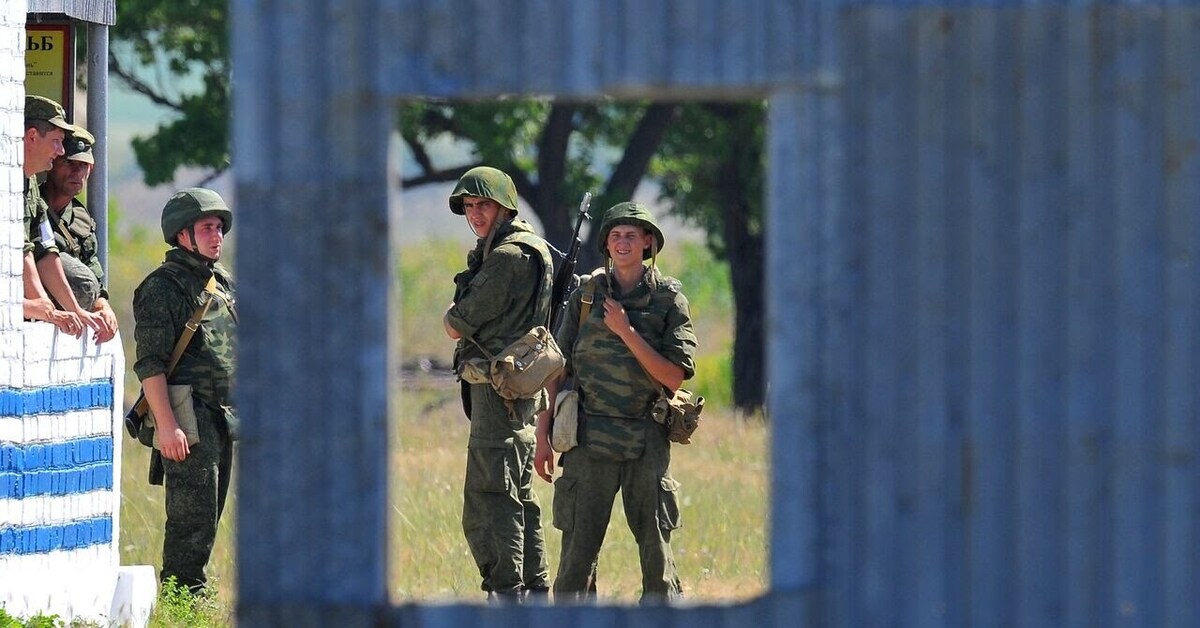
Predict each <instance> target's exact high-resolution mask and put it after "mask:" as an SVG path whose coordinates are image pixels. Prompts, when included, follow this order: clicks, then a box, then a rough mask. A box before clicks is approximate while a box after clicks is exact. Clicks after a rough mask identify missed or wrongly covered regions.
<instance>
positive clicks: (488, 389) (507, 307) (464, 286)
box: [443, 166, 554, 601]
mask: <svg viewBox="0 0 1200 628" xmlns="http://www.w3.org/2000/svg"><path fill="white" fill-rule="evenodd" d="M450 211H452V212H453V213H455V214H458V215H465V216H466V218H467V224H468V225H469V226H470V227H471V230H472V232H474V234H475V237H477V238H478V241H477V242H476V245H475V248H474V249H473V250H472V251H471V252H470V253H468V254H467V269H466V270H465V271H463V272H461V273H459V274H458V275H456V276H455V277H454V283H455V291H454V302H453V303H452V304H451V305H450V307H449V309H447V310H446V314H445V317H444V318H443V324H444V326H445V329H446V333H447V334H448V335H449V336H450V337H451V338H453V339H455V340H457V341H458V344H457V347H456V349H455V352H454V364H455V369H456V370H457V371H458V373H459V375H460V376H461V375H462V373H463V371H462V367H463V365H464V364H465V363H466V361H467V360H471V359H477V358H483V357H484V355H483V351H482V350H481V349H480V346H481V347H482V348H483V349H486V350H487V351H488V352H489V353H491V354H493V355H494V354H497V353H500V351H501V350H503V349H504V348H505V347H507V346H508V345H510V344H512V343H513V342H514V341H516V340H517V339H518V338H520V337H521V336H523V335H524V334H525V332H527V331H529V329H530V328H532V327H534V326H536V325H544V324H546V320H547V318H548V315H549V312H550V284H551V282H552V280H553V272H554V268H553V260H552V259H551V257H550V250H549V248H548V247H547V246H546V243H545V241H544V240H542V239H541V238H540V237H539V236H538V235H537V234H535V233H534V231H533V227H532V226H530V224H529V223H527V222H525V221H524V220H520V219H518V218H516V215H517V189H516V186H515V185H513V181H512V179H511V178H510V177H509V176H508V175H507V174H505V173H504V172H501V171H500V170H497V169H495V168H489V167H486V166H481V167H478V168H472V169H471V170H469V171H467V173H466V174H464V175H463V176H462V178H460V179H459V181H458V185H457V186H456V187H455V188H454V191H453V192H452V193H451V194H450ZM477 345H478V346H477ZM463 402H464V403H463V405H464V406H465V409H466V411H467V416H468V418H470V420H471V431H470V440H469V442H468V444H467V469H466V480H465V483H464V490H463V515H462V524H463V533H464V534H465V535H466V538H467V544H468V545H469V546H470V549H471V555H472V556H473V557H474V559H475V564H476V565H478V567H479V573H480V575H481V576H482V577H483V584H482V589H483V590H484V591H487V593H488V598H489V599H492V600H496V601H504V600H508V601H520V600H522V599H524V598H527V597H529V596H531V595H545V593H546V592H547V591H548V585H549V571H548V569H547V567H546V547H545V542H544V539H543V536H542V509H541V506H540V505H539V504H538V501H537V495H535V494H534V493H533V444H534V436H533V431H534V428H533V421H534V413H535V412H536V411H538V410H540V409H542V408H544V407H545V406H546V402H545V394H544V393H542V394H541V395H539V398H537V399H517V400H514V401H512V402H509V403H505V400H504V399H503V398H501V397H500V395H499V394H497V393H496V391H495V389H493V388H492V386H491V384H490V383H487V382H479V383H467V382H464V396H463Z"/></svg>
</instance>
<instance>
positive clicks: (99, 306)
mask: <svg viewBox="0 0 1200 628" xmlns="http://www.w3.org/2000/svg"><path fill="white" fill-rule="evenodd" d="M93 311H95V312H96V315H97V316H99V317H100V319H101V320H103V321H104V325H105V330H103V331H97V332H96V344H101V343H105V342H108V341H109V340H112V339H113V337H114V336H116V335H117V315H116V313H115V312H113V309H112V306H110V305H109V304H108V301H107V300H105V299H103V298H100V299H96V306H95V309H94V310H93Z"/></svg>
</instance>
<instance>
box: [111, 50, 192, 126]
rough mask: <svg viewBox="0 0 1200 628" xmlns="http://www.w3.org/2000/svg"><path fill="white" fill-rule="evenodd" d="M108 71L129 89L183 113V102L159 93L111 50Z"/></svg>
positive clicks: (151, 100)
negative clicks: (127, 68) (134, 73)
mask: <svg viewBox="0 0 1200 628" xmlns="http://www.w3.org/2000/svg"><path fill="white" fill-rule="evenodd" d="M108 71H109V73H111V74H115V75H116V76H117V78H119V79H121V82H123V83H125V85H126V86H128V87H129V89H132V90H133V91H135V92H137V93H139V94H141V95H143V96H145V97H146V98H149V99H150V102H153V103H154V104H156V105H162V106H163V107H167V108H170V109H174V110H175V111H178V112H181V113H182V112H183V106H182V105H181V104H179V103H177V102H174V101H171V100H169V99H168V98H166V97H165V96H163V95H162V94H160V93H158V91H156V90H155V89H154V88H153V87H151V86H150V85H148V84H147V83H146V82H144V81H142V80H141V79H139V78H138V77H136V76H134V75H133V73H132V72H130V71H128V70H126V69H125V66H123V65H121V61H120V59H118V58H117V56H116V55H115V54H113V53H112V52H111V51H110V52H109V53H108Z"/></svg>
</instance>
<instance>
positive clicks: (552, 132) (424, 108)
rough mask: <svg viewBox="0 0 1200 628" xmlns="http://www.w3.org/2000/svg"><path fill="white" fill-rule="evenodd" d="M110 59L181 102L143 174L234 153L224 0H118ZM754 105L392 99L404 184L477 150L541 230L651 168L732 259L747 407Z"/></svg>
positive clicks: (751, 398) (174, 105)
mask: <svg viewBox="0 0 1200 628" xmlns="http://www.w3.org/2000/svg"><path fill="white" fill-rule="evenodd" d="M109 68H110V72H111V73H112V75H113V76H115V77H116V79H117V80H119V81H121V82H122V83H124V84H125V85H126V86H128V87H129V88H130V89H132V90H133V91H135V92H137V93H140V94H142V95H144V96H145V97H146V98H148V99H150V100H151V101H152V102H154V103H155V104H158V105H160V106H163V107H166V108H168V109H170V110H171V111H173V112H175V114H176V115H175V117H174V118H173V119H172V120H170V121H168V122H166V123H164V124H162V125H160V126H159V127H158V128H157V129H156V130H155V132H154V134H153V135H151V136H149V137H137V138H135V139H134V141H133V149H134V152H135V155H136V157H137V161H138V164H139V165H140V166H141V168H142V171H143V173H144V179H145V181H146V183H147V184H150V185H156V184H160V183H165V182H168V181H171V180H172V179H174V176H175V172H176V171H177V170H178V169H179V168H181V167H187V166H190V167H198V168H203V169H208V170H210V175H209V177H210V178H211V177H215V176H216V175H218V174H220V173H221V172H223V171H224V170H226V169H227V168H228V167H229V166H230V154H229V123H228V120H229V106H230V72H229V68H230V65H229V40H228V10H227V2H226V0H122V2H121V7H120V11H119V12H118V18H117V24H116V26H115V27H114V29H113V34H112V46H111V51H110V57H109ZM763 109H764V107H763V105H762V104H761V103H750V104H730V103H700V104H689V105H683V104H680V103H671V102H654V103H628V102H612V101H597V102H579V101H573V100H553V99H498V100H494V101H490V102H473V103H449V102H438V101H420V102H410V103H406V104H404V105H402V106H401V107H400V109H399V114H398V118H399V120H398V122H399V128H400V130H401V136H402V138H403V141H404V143H405V146H406V147H407V148H408V150H409V153H410V155H411V157H412V160H413V162H414V163H415V164H416V166H415V168H416V173H415V174H412V175H411V176H405V177H403V179H402V184H403V185H404V186H405V187H410V188H412V187H418V186H420V185H423V184H428V183H434V182H448V181H454V180H456V179H457V178H458V177H459V176H460V175H461V174H462V173H463V172H464V171H466V170H467V169H469V168H471V167H473V166H475V165H479V164H484V163H486V164H488V165H492V166H495V167H498V168H501V169H503V170H505V171H506V172H508V173H510V174H511V175H512V176H513V179H514V181H515V182H516V185H517V191H518V193H519V194H520V195H521V197H522V198H523V199H525V202H526V203H527V204H528V205H529V207H530V209H531V211H532V213H533V214H534V215H536V216H537V218H538V220H539V221H540V222H541V223H542V226H543V228H544V229H545V233H546V236H547V238H548V239H549V240H550V241H551V242H552V243H555V244H557V245H560V246H561V245H563V244H565V243H566V242H567V240H568V238H569V237H570V233H571V227H572V225H573V222H574V219H575V213H576V212H575V210H576V208H577V207H578V204H579V199H580V198H581V197H582V195H583V192H584V191H592V192H593V194H594V195H595V198H594V199H593V203H592V206H593V208H595V210H596V212H597V213H598V212H599V211H600V210H603V209H604V208H606V207H608V206H610V205H612V204H613V203H616V202H618V201H622V200H627V199H629V198H630V197H632V196H633V193H634V191H635V190H636V188H637V186H638V184H639V183H640V182H641V181H642V179H643V178H645V177H646V176H647V175H648V174H651V175H652V176H653V177H654V178H656V179H658V180H659V181H660V182H661V183H662V190H663V195H662V198H663V199H664V200H667V201H668V202H669V203H670V204H671V206H672V207H673V208H674V211H676V212H678V213H680V214H681V215H684V216H687V217H689V218H690V219H692V220H693V221H695V222H696V223H697V224H699V225H702V226H703V227H705V229H706V230H707V233H708V240H709V245H710V247H712V249H713V251H714V252H716V253H717V254H718V256H719V257H720V258H722V259H725V260H728V261H729V263H730V269H731V276H732V281H733V289H734V294H735V299H736V303H737V305H736V312H737V314H736V321H735V323H736V324H735V340H734V364H733V373H734V401H735V404H736V405H737V406H738V407H739V408H741V409H743V410H752V409H754V408H756V407H759V406H761V405H762V401H763V399H764V395H763V367H762V364H763V358H762V353H763V352H762V346H763V343H762V233H761V230H762V225H761V222H762V220H761V216H762V207H761V204H762V194H763V191H762V176H763V173H762V161H763V159H762V146H763V142H762V133H763V130H762V128H763V125H762V111H763ZM447 140H449V141H451V142H457V143H460V144H461V145H462V146H463V147H464V148H465V149H466V153H467V154H468V155H469V158H467V159H466V160H465V162H464V163H454V164H439V163H435V160H434V159H433V158H432V156H431V155H433V154H434V152H435V151H433V150H432V145H433V144H435V143H437V142H443V141H447ZM660 149H661V151H662V152H661V154H659V151H660ZM656 155H658V157H657V158H656ZM652 164H653V167H652ZM595 238H596V229H591V230H589V236H588V241H587V242H586V243H585V245H584V246H583V247H582V250H581V253H580V260H579V268H581V269H590V268H593V267H595V266H596V265H598V263H599V261H600V260H599V255H598V253H596V242H595Z"/></svg>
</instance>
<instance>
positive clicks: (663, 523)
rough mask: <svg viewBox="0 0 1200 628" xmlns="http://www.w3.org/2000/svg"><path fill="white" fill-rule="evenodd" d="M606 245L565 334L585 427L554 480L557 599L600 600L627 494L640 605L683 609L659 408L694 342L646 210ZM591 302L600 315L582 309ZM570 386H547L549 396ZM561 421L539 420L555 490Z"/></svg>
mask: <svg viewBox="0 0 1200 628" xmlns="http://www.w3.org/2000/svg"><path fill="white" fill-rule="evenodd" d="M599 244H600V252H601V253H602V254H603V255H604V256H605V259H606V262H607V263H606V268H603V269H597V270H596V272H595V273H593V274H592V275H591V276H590V277H585V278H584V279H583V281H582V283H581V286H580V288H579V289H578V290H576V291H575V293H574V294H573V295H572V296H571V299H570V301H569V302H568V304H567V307H566V310H565V312H564V316H563V321H562V324H561V325H560V326H559V329H558V333H557V334H556V335H555V338H556V339H557V340H558V343H559V346H560V347H561V348H562V350H563V353H564V354H565V356H566V358H567V373H566V376H570V377H573V378H574V381H575V389H576V390H577V391H578V392H579V398H580V412H579V417H580V419H579V420H580V425H579V445H577V446H576V447H575V448H573V449H571V450H570V451H568V452H566V453H564V454H562V457H561V458H560V460H559V463H560V465H561V467H562V476H561V477H559V478H558V479H557V480H554V527H556V528H558V529H559V530H561V531H562V534H563V537H562V556H561V560H560V563H559V566H558V574H557V576H556V578H555V580H554V595H555V599H556V600H567V599H581V598H587V597H592V596H594V594H595V574H596V564H597V560H598V558H599V555H600V546H601V544H602V543H603V541H604V533H605V530H606V529H607V527H608V522H609V519H610V517H611V515H612V506H613V501H614V500H615V498H616V494H617V491H620V492H621V498H622V502H623V504H624V507H625V517H626V519H627V520H628V522H629V528H630V530H631V531H632V532H633V536H634V539H635V540H636V541H637V545H638V552H639V557H640V560H641V569H642V600H643V601H649V600H672V599H677V598H679V597H680V596H681V595H682V590H681V587H680V582H679V577H678V575H677V574H676V570H675V560H674V558H673V557H672V555H671V533H672V531H673V530H675V529H676V528H678V527H679V525H680V518H679V496H678V490H679V484H678V483H677V482H676V481H675V480H674V479H673V478H672V477H671V475H670V473H669V471H668V467H669V466H670V463H671V446H670V442H669V441H668V440H667V431H666V428H664V427H663V426H662V425H661V424H659V423H657V422H655V421H654V420H653V419H652V418H651V415H650V410H651V407H652V406H653V405H654V403H655V401H656V400H657V399H658V398H659V397H660V396H661V395H662V393H663V389H664V388H666V389H670V390H675V389H677V388H679V386H680V384H682V382H683V380H685V379H687V378H690V377H691V376H692V375H693V374H694V373H695V354H696V335H695V333H694V332H693V330H692V321H691V314H690V312H689V310H688V301H687V298H686V297H685V296H684V295H683V293H682V292H681V291H680V288H681V286H680V283H679V281H678V280H676V279H673V278H671V277H666V276H664V275H663V274H662V273H661V272H659V270H658V267H657V265H656V263H655V260H656V257H657V254H658V251H660V250H662V247H663V245H664V244H665V240H664V238H663V233H662V230H660V229H659V228H658V226H657V225H656V224H655V221H654V218H653V216H651V214H650V212H649V211H648V210H647V209H646V208H645V207H644V206H642V205H640V204H638V203H619V204H617V205H614V206H613V207H611V208H610V209H609V210H608V212H607V213H606V214H605V216H604V219H603V220H602V221H601V223H600V239H599ZM646 259H649V260H651V263H650V264H649V265H648V266H647V265H645V264H644V263H643V261H644V260H646ZM585 297H589V298H594V302H593V304H592V305H594V307H591V306H588V307H587V308H585V307H584V306H583V300H584V298H585ZM585 309H586V314H585V313H584V311H585ZM581 319H582V320H581ZM562 381H563V380H562V378H560V379H559V380H558V381H556V382H552V383H551V384H550V385H549V386H548V392H549V394H550V395H551V398H553V396H554V395H555V394H556V393H557V392H558V389H559V388H560V386H561V384H562ZM551 412H552V410H549V409H548V410H546V411H544V412H541V413H540V414H539V416H538V425H537V449H536V452H535V454H534V465H535V468H536V470H537V473H538V475H540V476H541V477H542V478H543V479H545V480H546V481H550V480H551V478H552V476H553V471H554V458H553V455H554V454H553V452H552V451H551V449H550V443H549V429H550V424H551V418H552V417H551Z"/></svg>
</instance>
